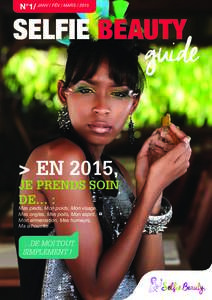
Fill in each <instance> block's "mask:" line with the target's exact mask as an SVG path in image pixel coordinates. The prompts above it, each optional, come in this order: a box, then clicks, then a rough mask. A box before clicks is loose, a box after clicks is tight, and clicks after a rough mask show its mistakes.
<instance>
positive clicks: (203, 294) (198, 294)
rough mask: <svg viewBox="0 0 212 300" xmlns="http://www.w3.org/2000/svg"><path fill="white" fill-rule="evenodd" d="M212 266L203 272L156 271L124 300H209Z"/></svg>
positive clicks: (147, 275) (211, 291)
mask: <svg viewBox="0 0 212 300" xmlns="http://www.w3.org/2000/svg"><path fill="white" fill-rule="evenodd" d="M211 272H212V265H211V267H210V268H209V269H207V270H204V271H198V270H157V271H150V272H148V273H146V274H145V275H144V276H143V277H142V278H141V280H140V281H139V283H138V285H137V286H136V288H135V290H134V291H133V293H132V294H131V295H130V297H128V298H126V299H124V300H140V299H148V300H170V299H171V300H182V299H183V300H184V299H186V300H191V299H192V300H209V299H211V295H212V286H211Z"/></svg>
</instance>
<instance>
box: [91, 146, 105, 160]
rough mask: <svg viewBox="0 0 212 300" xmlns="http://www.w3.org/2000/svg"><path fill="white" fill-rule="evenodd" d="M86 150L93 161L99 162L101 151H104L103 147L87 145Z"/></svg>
mask: <svg viewBox="0 0 212 300" xmlns="http://www.w3.org/2000/svg"><path fill="white" fill-rule="evenodd" d="M88 150H89V152H90V154H91V156H92V157H93V159H94V161H100V160H101V156H102V153H103V150H104V146H102V145H99V146H97V145H88Z"/></svg>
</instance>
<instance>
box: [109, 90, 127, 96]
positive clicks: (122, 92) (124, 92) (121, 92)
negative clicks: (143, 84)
mask: <svg viewBox="0 0 212 300" xmlns="http://www.w3.org/2000/svg"><path fill="white" fill-rule="evenodd" d="M111 95H112V96H113V97H116V98H126V97H128V96H129V91H113V92H112V93H111Z"/></svg>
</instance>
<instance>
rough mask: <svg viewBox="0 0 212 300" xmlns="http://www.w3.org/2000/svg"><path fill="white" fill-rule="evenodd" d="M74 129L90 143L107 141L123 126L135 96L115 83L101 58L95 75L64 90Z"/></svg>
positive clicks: (131, 108) (134, 104) (107, 142)
mask: <svg viewBox="0 0 212 300" xmlns="http://www.w3.org/2000/svg"><path fill="white" fill-rule="evenodd" d="M65 96H66V101H67V105H68V110H69V115H70V118H71V122H72V125H73V127H74V129H75V130H76V131H77V132H78V134H80V136H81V137H82V138H83V139H84V140H85V141H86V142H87V143H89V144H92V145H107V144H109V143H110V142H111V141H112V140H113V139H114V138H115V137H116V136H117V135H118V134H119V132H120V131H121V130H122V128H123V126H124V124H125V122H126V120H127V118H128V116H129V114H130V113H132V112H133V110H134V109H135V107H136V105H137V102H138V100H137V99H135V98H133V97H132V96H129V88H128V87H127V86H117V84H116V83H115V82H114V81H113V80H112V79H111V78H110V77H109V69H108V64H107V63H106V62H102V63H101V65H100V66H99V67H98V69H97V72H96V73H95V75H94V76H93V77H92V78H91V79H88V80H86V81H84V80H82V81H79V82H78V83H76V84H75V85H73V86H70V88H68V89H66V91H65Z"/></svg>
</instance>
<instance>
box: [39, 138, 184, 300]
mask: <svg viewBox="0 0 212 300" xmlns="http://www.w3.org/2000/svg"><path fill="white" fill-rule="evenodd" d="M44 150H45V149H42V152H40V153H39V151H38V153H37V157H34V158H33V159H35V160H36V159H40V155H41V153H45V151H44ZM187 151H188V150H187V149H186V147H185V144H184V143H181V144H179V146H178V147H176V148H175V149H174V150H173V152H172V153H171V152H169V153H168V154H167V157H164V158H162V159H160V160H159V161H158V162H157V164H154V165H152V167H151V170H150V172H149V174H148V178H147V179H146V183H145V186H144V188H143V191H142V193H141V194H140V195H139V196H138V199H137V202H136V205H135V207H134V209H133V211H132V214H131V215H130V217H129V219H128V222H127V224H126V226H125V228H124V230H123V232H122V234H120V236H119V237H118V239H117V240H116V242H115V243H114V245H112V246H111V247H110V248H109V249H108V250H107V251H105V252H104V251H103V242H102V232H101V228H100V225H99V221H98V218H97V216H92V217H88V218H87V217H86V218H87V219H88V221H89V222H88V223H83V222H70V223H64V222H61V221H60V216H56V217H55V218H56V221H55V228H56V233H57V235H71V234H72V233H74V232H76V231H78V232H79V257H78V258H77V259H72V260H71V259H70V260H66V264H67V267H68V269H69V271H70V273H71V275H72V277H73V280H74V282H75V284H76V286H77V288H78V290H79V292H80V294H81V295H82V297H83V299H88V300H89V299H92V300H94V299H111V297H112V295H113V294H114V292H115V291H116V289H117V288H118V286H119V284H120V282H121V280H122V279H123V277H124V275H125V274H126V273H127V271H128V269H129V267H130V265H131V263H132V261H133V259H134V257H135V255H136V251H137V248H138V246H139V243H140V240H141V237H142V232H143V228H144V225H145V223H146V220H147V217H148V215H149V214H150V213H151V211H152V209H153V206H154V204H155V202H156V200H157V199H158V197H159V195H160V194H161V192H162V190H163V189H164V187H166V186H167V185H168V184H169V183H170V182H172V181H173V180H174V179H176V178H177V177H179V176H181V175H182V174H183V173H185V171H186V169H187V160H188V156H189V155H187V154H186V153H187ZM46 153H48V156H47V159H48V160H55V161H57V160H64V161H65V164H64V169H63V176H62V178H61V179H62V180H68V181H75V182H84V183H85V184H86V186H88V181H89V179H88V177H87V176H85V175H82V174H79V175H70V162H71V161H73V160H76V161H79V163H82V162H83V161H84V160H85V159H86V158H85V156H84V154H83V152H82V151H81V149H80V148H79V147H77V146H76V145H73V144H72V143H71V142H66V143H65V144H64V143H63V144H62V145H61V146H58V147H56V149H53V150H52V149H50V150H49V149H48V151H46ZM186 156H187V158H186ZM166 165H168V167H167V171H166V172H165V173H164V174H163V176H161V177H160V180H157V181H155V179H156V178H157V177H158V173H161V169H163V168H164V167H165V166H166ZM153 166H154V167H153ZM43 179H46V180H54V179H56V180H58V177H57V176H55V175H52V176H48V177H46V178H43ZM42 193H44V194H45V196H46V197H47V198H48V202H49V205H50V206H52V207H53V206H54V205H55V206H56V207H68V208H69V211H70V212H71V211H72V207H73V206H77V207H78V209H79V210H80V209H83V208H85V207H93V202H92V199H91V193H90V190H89V189H88V188H87V189H81V190H79V189H76V190H75V189H72V190H59V189H58V190H56V191H55V190H51V189H49V190H43V191H42ZM73 218H74V217H73ZM73 218H72V219H73Z"/></svg>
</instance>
